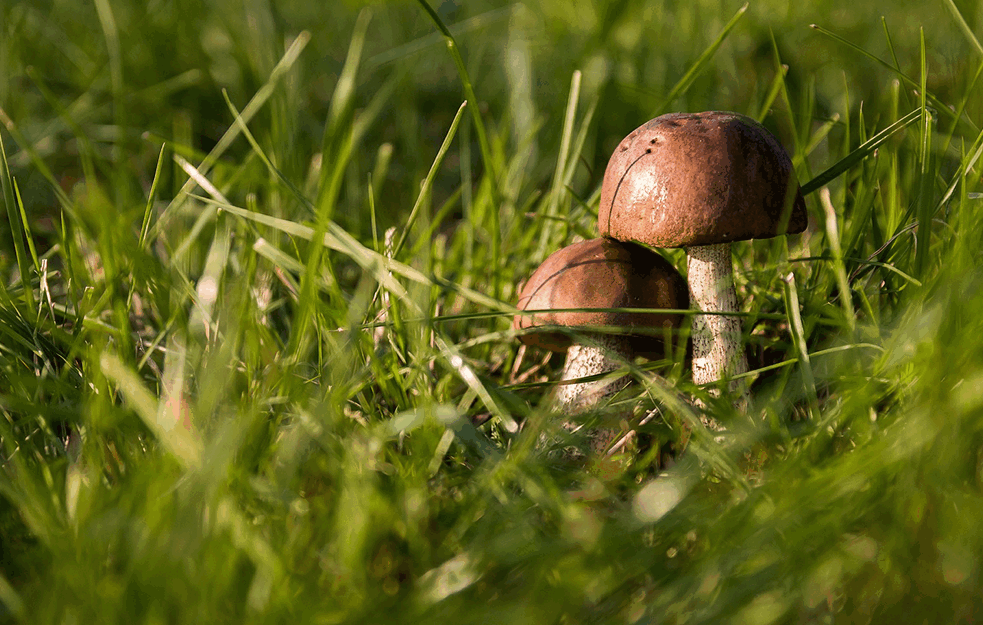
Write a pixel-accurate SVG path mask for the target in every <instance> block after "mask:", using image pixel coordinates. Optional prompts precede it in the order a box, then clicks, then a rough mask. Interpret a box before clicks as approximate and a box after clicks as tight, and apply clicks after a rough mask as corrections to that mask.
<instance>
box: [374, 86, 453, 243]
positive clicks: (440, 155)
mask: <svg viewBox="0 0 983 625" xmlns="http://www.w3.org/2000/svg"><path fill="white" fill-rule="evenodd" d="M467 105H468V103H467V101H464V102H462V103H461V106H459V107H458V109H457V113H455V114H454V119H453V120H452V121H451V127H450V128H449V129H448V130H447V134H446V135H444V142H443V143H441V144H440V148H439V149H438V150H437V156H435V157H434V159H433V163H431V164H430V171H428V172H427V177H426V178H424V179H423V184H422V185H421V186H420V193H419V194H418V195H417V196H416V202H414V203H413V208H411V209H410V214H409V215H408V216H407V217H406V222H405V223H404V224H403V232H402V234H400V235H399V239H398V240H397V241H396V245H395V247H393V250H392V257H393V258H396V257H398V256H399V252H400V251H401V250H402V249H403V245H404V244H405V243H406V237H408V236H409V234H410V230H411V229H412V228H413V223H414V222H415V221H416V218H417V215H418V213H419V211H420V207H421V206H423V203H424V201H425V200H426V198H427V197H428V196H429V194H430V188H431V186H432V185H433V180H434V177H435V176H436V175H437V172H438V171H439V170H440V166H441V164H443V162H444V157H445V156H447V151H448V150H449V149H450V147H451V144H452V143H453V141H454V136H455V135H456V134H457V127H458V126H459V125H460V123H461V116H462V115H463V113H464V109H465V108H466V107H467Z"/></svg>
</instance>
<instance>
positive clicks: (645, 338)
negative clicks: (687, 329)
mask: <svg viewBox="0 0 983 625" xmlns="http://www.w3.org/2000/svg"><path fill="white" fill-rule="evenodd" d="M517 306H518V308H519V309H520V310H547V311H549V312H543V313H536V314H534V315H517V316H516V317H515V319H514V320H513V322H512V325H513V327H514V328H515V329H516V330H525V329H530V328H538V327H544V326H546V327H549V326H554V327H555V326H565V327H573V328H582V329H586V328H590V327H592V326H622V327H626V328H678V327H679V325H680V323H681V322H682V315H679V314H647V313H625V312H608V311H586V312H553V311H552V309H561V308H672V309H682V310H685V309H687V308H689V294H688V292H687V288H686V281H685V280H683V278H682V276H680V275H679V272H677V271H676V269H675V268H674V267H673V266H672V265H671V264H670V263H669V262H668V261H666V260H665V259H664V258H662V257H661V256H659V255H658V254H656V253H655V252H653V251H651V250H648V249H646V248H644V247H642V246H641V245H637V244H635V243H621V242H619V241H615V240H613V239H606V238H601V239H591V240H589V241H581V242H579V243H574V244H573V245H569V246H567V247H565V248H563V249H561V250H558V251H556V252H554V253H553V254H551V255H550V256H549V257H548V258H547V259H546V260H545V261H543V264H542V265H540V266H539V269H537V270H536V271H535V272H533V274H532V276H531V277H530V278H529V280H528V281H527V282H526V284H525V287H524V288H523V289H522V292H521V293H520V294H519V302H518V304H517ZM629 335H630V336H632V337H633V340H632V347H633V348H634V350H635V352H636V353H643V354H644V353H654V352H657V350H658V348H659V346H661V344H662V337H661V336H656V335H654V334H653V333H652V332H651V331H649V332H648V333H646V334H633V333H631V332H629ZM520 340H522V341H523V342H524V343H526V344H527V345H533V346H536V347H542V348H545V349H549V350H552V351H555V352H562V351H565V350H566V349H567V348H568V347H569V346H570V336H569V335H568V334H564V333H560V332H549V331H548V330H544V331H543V332H534V333H528V334H524V335H522V336H521V337H520Z"/></svg>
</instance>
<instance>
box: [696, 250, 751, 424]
mask: <svg viewBox="0 0 983 625" xmlns="http://www.w3.org/2000/svg"><path fill="white" fill-rule="evenodd" d="M686 261H687V263H686V264H687V273H688V281H689V293H690V299H691V301H692V304H693V305H694V306H696V307H697V308H699V309H700V310H701V311H703V312H707V313H728V312H737V310H738V307H737V293H736V292H735V291H734V273H733V269H732V266H731V258H730V243H721V244H718V245H703V246H695V247H689V248H687V249H686ZM692 336H693V381H694V382H695V383H696V384H709V383H713V382H716V381H718V380H720V379H723V378H725V377H732V376H735V375H739V374H741V373H745V372H747V358H746V357H745V356H744V346H743V345H742V344H741V320H740V318H739V317H733V316H729V315H695V316H694V317H693V332H692ZM730 391H731V393H732V394H733V395H735V400H734V405H735V406H736V407H738V409H740V408H741V407H742V406H746V405H747V403H748V393H747V386H746V385H745V384H743V383H742V382H741V381H739V380H737V381H732V382H731V384H730Z"/></svg>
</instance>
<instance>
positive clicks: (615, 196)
mask: <svg viewBox="0 0 983 625" xmlns="http://www.w3.org/2000/svg"><path fill="white" fill-rule="evenodd" d="M807 221H808V219H807V215H806V209H805V201H804V200H803V198H802V193H801V191H800V190H799V183H798V181H797V180H796V178H795V172H794V171H793V170H792V161H791V159H790V158H789V156H788V153H787V152H786V151H785V149H784V148H783V147H782V146H781V144H780V143H779V142H778V140H777V139H775V137H774V136H773V135H771V133H769V132H768V131H767V130H765V128H764V127H763V126H761V125H760V124H759V123H757V122H756V121H754V120H752V119H750V118H748V117H745V116H743V115H739V114H737V113H728V112H717V111H710V112H705V113H695V114H685V113H673V114H669V115H663V116H661V117H657V118H655V119H653V120H651V121H649V122H647V123H645V124H643V125H642V126H640V127H639V128H637V129H636V130H635V131H634V132H632V133H631V134H630V135H628V136H627V137H625V138H624V139H623V140H622V141H621V143H620V144H619V145H618V147H617V149H616V150H615V152H614V154H613V155H612V156H611V160H610V161H609V162H608V166H607V170H606V171H605V173H604V182H603V185H602V187H601V206H600V209H599V211H598V230H599V231H600V233H601V234H602V235H604V236H610V237H614V238H616V239H619V240H621V241H638V242H641V243H645V244H647V245H651V246H653V247H685V248H686V257H687V273H688V276H687V280H688V282H689V291H690V298H691V300H692V302H693V304H694V305H695V306H696V307H698V308H699V310H701V311H703V312H706V313H732V312H737V311H738V306H737V295H736V293H735V291H734V279H733V270H732V267H731V252H730V244H731V242H732V241H742V240H747V239H760V238H770V237H774V236H777V235H780V234H786V233H789V234H790V233H797V232H802V231H803V230H805V227H806V224H807ZM692 334H693V381H694V382H696V383H697V384H707V383H712V382H715V381H717V380H720V379H722V378H725V377H733V376H735V375H739V374H741V373H744V372H746V371H747V359H746V357H745V355H744V348H743V345H742V343H741V322H740V319H739V318H737V317H734V316H727V315H719V314H710V315H697V316H696V317H695V318H694V320H693V332H692ZM744 388H745V387H744V385H740V389H741V390H740V391H739V395H740V400H739V402H740V403H744V402H745V401H746V395H745V394H746V390H744ZM732 390H735V387H733V386H732Z"/></svg>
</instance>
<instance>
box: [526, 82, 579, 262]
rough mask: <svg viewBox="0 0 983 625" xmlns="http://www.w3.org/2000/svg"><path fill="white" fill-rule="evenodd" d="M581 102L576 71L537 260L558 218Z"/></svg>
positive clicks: (544, 254) (564, 120)
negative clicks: (578, 107) (571, 141)
mask: <svg viewBox="0 0 983 625" xmlns="http://www.w3.org/2000/svg"><path fill="white" fill-rule="evenodd" d="M579 100H580V72H579V71H575V72H574V73H573V76H572V77H571V78H570V94H569V95H568V97H567V108H566V112H565V113H564V115H563V130H562V134H561V137H560V150H559V153H558V154H557V155H556V169H555V171H554V172H553V184H552V186H551V187H550V196H549V200H548V201H547V203H546V214H545V217H546V221H544V222H543V224H542V230H540V233H539V247H538V248H537V250H536V258H546V256H547V253H546V250H547V247H548V246H549V242H550V235H551V234H552V231H553V228H552V225H553V223H554V222H552V221H551V220H552V219H554V218H555V217H556V213H557V209H558V207H559V205H560V193H561V192H562V190H563V185H564V182H565V176H564V174H565V173H566V169H567V161H568V159H569V158H570V140H571V137H572V136H573V128H574V122H575V120H576V117H577V102H579Z"/></svg>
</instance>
